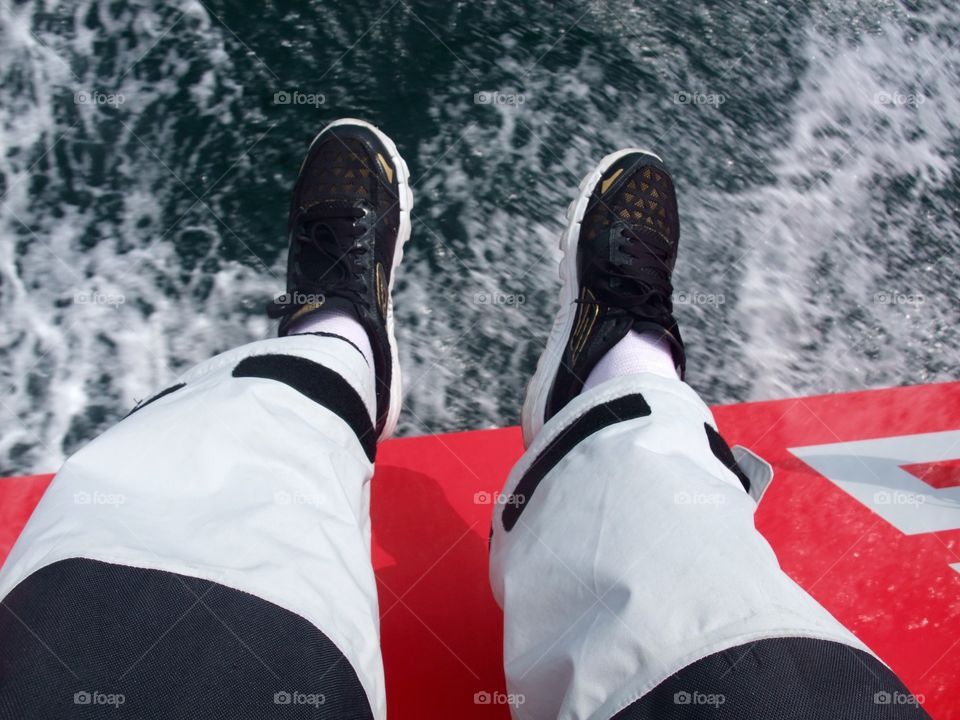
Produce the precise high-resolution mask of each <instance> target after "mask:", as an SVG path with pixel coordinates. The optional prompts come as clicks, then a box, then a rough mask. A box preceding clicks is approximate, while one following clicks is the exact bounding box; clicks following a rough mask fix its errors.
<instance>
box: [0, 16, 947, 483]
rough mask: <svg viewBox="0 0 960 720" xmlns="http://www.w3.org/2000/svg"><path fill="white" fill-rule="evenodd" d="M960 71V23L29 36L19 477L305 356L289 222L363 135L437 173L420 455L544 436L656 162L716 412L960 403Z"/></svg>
mask: <svg viewBox="0 0 960 720" xmlns="http://www.w3.org/2000/svg"><path fill="white" fill-rule="evenodd" d="M957 37H960V13H958V11H957V9H956V7H955V6H953V5H952V4H951V3H947V2H924V3H909V4H902V3H894V2H862V3H848V2H813V3H771V2H762V3H761V2H748V3H734V2H721V3H712V4H710V5H704V4H701V3H690V2H687V3H685V2H679V3H677V2H644V3H642V4H628V3H612V2H588V3H574V2H556V3H529V2H528V3H485V2H475V3H449V2H408V1H407V0H397V2H393V3H392V4H391V3H390V2H387V3H369V2H353V3H348V4H341V3H336V4H334V3H324V2H300V3H288V2H282V3H272V4H269V5H267V4H261V3H249V2H244V3H214V2H206V3H201V2H186V3H169V4H159V3H132V2H125V1H120V2H112V3H106V2H95V1H93V0H84V1H83V2H69V3H68V2H62V3H60V2H40V1H39V0H31V1H29V2H17V3H13V4H8V3H3V4H0V193H2V198H0V232H2V242H0V248H2V250H0V308H2V313H3V323H2V327H0V361H2V362H0V368H2V369H0V373H2V378H0V381H2V388H0V400H2V405H0V418H2V420H0V423H2V425H0V428H2V434H0V473H3V474H6V473H18V472H28V471H40V470H51V469H54V468H55V467H56V465H57V463H59V461H60V460H61V459H62V457H63V456H64V455H65V454H67V453H69V452H71V451H72V450H74V449H76V448H77V447H78V446H79V445H80V444H82V443H83V442H85V441H86V440H88V439H89V438H91V437H92V436H94V435H96V434H97V433H98V432H100V431H102V430H103V429H104V428H106V427H107V426H109V424H110V423H112V422H113V421H115V420H116V419H117V418H119V417H120V416H122V414H123V413H124V412H125V411H126V410H127V409H129V407H130V406H131V405H132V404H133V402H134V401H135V400H136V399H139V398H142V397H144V396H146V395H149V394H150V393H151V392H153V391H154V390H156V389H157V388H160V387H163V386H164V385H166V384H169V381H170V380H171V379H172V378H173V377H174V376H175V375H176V374H177V373H178V372H179V371H181V370H182V369H184V368H186V367H188V366H189V365H191V364H193V363H195V362H197V361H200V360H202V359H204V358H206V357H209V356H210V355H212V354H214V353H216V352H219V351H221V350H224V349H226V348H229V347H232V346H234V345H237V344H240V343H243V342H246V341H249V340H252V339H256V338H260V337H266V336H268V335H270V334H271V333H272V328H271V326H270V325H269V324H268V323H267V321H266V319H265V318H264V317H263V315H262V313H261V308H262V306H263V305H264V304H265V303H266V301H267V300H268V299H269V297H270V296H271V295H272V294H274V293H276V292H278V291H279V290H280V289H281V287H282V265H283V253H284V249H285V248H284V246H285V240H284V237H283V230H284V223H285V211H286V204H287V193H288V191H289V187H290V185H291V183H292V181H293V178H294V174H295V172H296V168H297V165H298V163H299V161H300V159H301V155H302V153H303V151H304V150H305V148H306V146H307V144H308V143H309V141H310V139H311V138H312V137H313V136H314V135H315V134H316V132H317V131H318V130H319V129H320V128H321V127H322V126H323V125H324V124H325V123H326V122H328V121H330V120H331V119H334V118H336V117H339V116H344V115H349V116H356V117H362V118H366V119H368V120H371V121H373V122H375V123H377V124H379V125H380V126H381V127H383V128H384V129H385V130H386V131H387V132H388V133H389V134H390V135H391V136H392V137H393V138H394V139H395V141H396V142H397V145H398V146H399V148H400V150H401V152H402V153H403V154H404V156H405V157H406V159H407V162H408V164H409V166H410V169H411V173H412V182H413V184H414V193H415V199H416V206H415V208H414V223H413V237H412V240H411V243H410V245H409V246H408V250H407V254H406V259H405V262H404V265H403V267H402V269H401V274H400V276H399V279H398V285H397V290H396V306H397V315H398V320H399V323H400V325H399V334H400V341H401V353H402V363H403V370H404V375H405V379H406V388H407V398H406V405H405V408H406V412H405V414H404V416H403V419H402V421H401V431H402V432H403V433H406V434H417V433H423V432H437V431H442V430H453V429H464V428H474V427H486V426H492V425H503V424H508V423H514V422H516V421H517V419H518V416H519V408H520V404H521V401H522V393H523V389H524V385H525V383H526V379H527V377H528V376H529V374H530V373H531V372H532V369H533V367H534V365H535V362H536V358H537V355H538V354H539V352H540V350H541V349H542V347H543V343H544V342H545V339H546V333H547V330H548V329H549V325H550V322H551V319H552V314H553V312H554V310H555V302H556V292H557V277H556V269H555V266H556V261H557V256H558V252H557V249H556V242H557V238H558V235H559V232H560V230H561V228H562V216H563V211H564V210H565V208H566V205H567V203H568V202H569V201H570V199H571V198H572V195H573V191H574V188H575V187H576V184H577V183H578V182H579V180H580V178H581V176H582V175H583V174H585V173H586V172H587V171H588V170H589V169H590V167H591V166H592V164H593V163H594V162H595V161H596V160H597V159H599V157H601V156H602V155H603V154H605V153H607V152H610V151H612V150H614V149H617V148H618V147H621V146H626V145H640V146H645V147H648V148H650V149H652V150H654V151H655V152H657V153H659V154H660V155H662V156H663V157H664V159H665V160H666V162H667V164H668V165H669V166H670V167H671V169H672V170H673V171H674V173H675V176H676V180H677V185H678V188H679V192H680V205H681V215H682V240H681V243H682V249H681V259H680V263H679V267H678V270H677V277H676V282H675V285H676V288H677V291H678V296H679V295H682V296H683V297H681V298H679V305H678V313H679V317H680V321H681V323H682V325H683V329H684V334H685V337H686V338H687V341H688V344H689V355H690V362H689V365H690V376H689V381H690V382H691V384H692V385H693V386H694V387H696V388H697V389H698V390H700V391H701V392H702V393H703V394H704V396H705V397H706V398H707V400H708V401H710V402H714V403H718V402H736V401H742V400H749V399H761V398H772V397H782V396H785V395H791V394H804V393H817V392H829V391H836V390H852V389H859V388H864V387H878V386H887V385H897V384H910V383H919V382H931V381H937V380H947V379H953V378H956V377H957V375H958V369H960V368H958V358H960V355H958V350H960V335H958V332H957V325H958V322H957V321H958V316H960V304H958V299H957V291H956V287H957V282H956V267H957V264H956V261H957V258H956V252H957V249H958V247H960V223H958V217H960V211H958V185H957V182H958V175H960V173H958V163H957V150H958V146H960V129H958V126H957V118H958V117H960V101H958V97H960V50H958V49H957V48H956V46H955V39H956V38H957ZM284 92H286V93H301V94H302V95H305V96H310V95H312V96H321V95H322V96H323V98H322V99H323V102H322V103H320V102H319V98H317V102H316V103H315V104H278V103H277V102H275V97H276V94H277V93H284ZM477 93H488V94H489V93H501V94H503V95H505V96H514V97H515V101H514V102H512V103H511V104H478V103H476V102H475V96H476V94H477ZM494 294H501V295H504V296H513V297H514V298H515V299H516V300H517V301H518V302H515V303H513V304H502V305H494V304H490V303H484V302H481V301H480V300H479V298H481V297H483V296H487V297H489V296H493V295H494ZM690 298H693V299H694V301H693V302H690V301H689V299H690ZM520 300H522V302H519V301H520Z"/></svg>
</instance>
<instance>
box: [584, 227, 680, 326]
mask: <svg viewBox="0 0 960 720" xmlns="http://www.w3.org/2000/svg"><path fill="white" fill-rule="evenodd" d="M609 247H610V249H611V251H612V252H609V253H607V254H606V255H602V256H601V254H600V253H596V254H594V256H593V257H592V258H591V264H592V265H593V266H594V267H595V268H596V272H597V273H598V274H599V275H600V277H603V278H606V281H605V282H602V283H596V284H595V285H593V286H591V287H592V289H593V290H594V293H595V295H596V298H597V299H596V301H589V300H582V299H578V300H577V302H578V303H579V304H601V305H604V306H606V307H607V308H608V312H609V313H610V314H614V315H616V314H620V313H623V314H626V315H629V316H631V317H633V318H634V319H636V320H653V321H654V322H656V323H658V324H660V325H663V326H668V325H669V324H670V323H672V321H673V285H672V284H671V282H670V262H671V258H672V256H673V252H674V249H673V246H672V244H671V243H670V242H669V241H668V240H667V239H666V238H665V237H663V236H662V235H661V234H660V233H658V232H656V231H653V230H650V229H647V228H644V227H631V226H630V225H628V224H626V223H624V222H622V221H618V222H615V223H614V224H613V225H612V226H611V228H610V231H609Z"/></svg>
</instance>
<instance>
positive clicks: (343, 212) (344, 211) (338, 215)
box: [300, 201, 358, 247]
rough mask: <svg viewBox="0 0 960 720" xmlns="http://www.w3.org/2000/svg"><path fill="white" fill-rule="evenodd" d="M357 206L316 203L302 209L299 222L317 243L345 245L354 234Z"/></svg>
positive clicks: (339, 203)
mask: <svg viewBox="0 0 960 720" xmlns="http://www.w3.org/2000/svg"><path fill="white" fill-rule="evenodd" d="M357 219H358V218H357V208H356V207H354V206H353V205H350V204H349V203H343V202H334V201H331V202H323V203H317V204H316V205H313V206H311V207H310V208H308V209H307V210H305V211H304V213H303V215H302V216H301V218H300V222H302V223H303V225H304V226H305V227H306V228H307V229H308V230H309V232H310V235H311V237H312V238H313V239H314V241H315V242H317V243H331V242H332V243H335V244H336V245H338V246H343V247H346V246H347V245H348V244H349V243H351V242H352V241H353V236H354V235H355V234H356V222H357Z"/></svg>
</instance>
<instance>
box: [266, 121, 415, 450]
mask: <svg viewBox="0 0 960 720" xmlns="http://www.w3.org/2000/svg"><path fill="white" fill-rule="evenodd" d="M412 207H413V193H412V192H411V190H410V182H409V172H408V170H407V164H406V163H405V162H404V161H403V158H402V157H400V153H399V152H398V151H397V147H396V145H394V144H393V141H392V140H391V139H390V138H388V137H387V136H386V135H384V134H383V133H382V132H381V131H380V130H378V129H377V128H376V127H374V126H373V125H371V124H369V123H366V122H364V121H362V120H353V119H349V118H348V119H344V120H337V121H336V122H334V123H331V124H330V125H328V126H327V127H325V128H324V129H323V131H322V132H321V133H320V134H319V135H317V137H316V139H314V141H313V143H312V144H311V145H310V149H309V150H308V151H307V156H306V158H305V159H304V161H303V164H302V165H301V166H300V174H299V176H298V178H297V183H296V185H295V186H294V188H293V197H292V198H291V202H290V219H289V222H288V225H287V233H288V235H289V237H290V252H289V256H288V260H287V292H286V294H284V295H282V296H280V297H279V298H277V299H276V300H275V301H274V302H272V303H271V304H270V306H269V307H268V308H267V314H268V315H269V316H270V317H272V318H280V331H279V334H280V335H281V336H284V335H286V334H287V333H288V331H289V330H290V326H291V324H292V323H293V322H294V321H297V320H300V319H302V318H305V317H307V316H309V315H311V314H313V313H315V312H317V311H319V310H330V309H344V310H347V311H349V312H352V313H354V314H355V315H356V317H357V320H358V321H359V322H360V324H361V325H363V327H364V328H365V329H366V331H367V333H368V334H369V336H370V345H371V347H372V348H373V355H374V362H375V368H374V370H375V371H376V387H377V417H376V428H377V434H378V437H379V438H380V439H383V438H386V437H388V436H389V435H391V434H392V433H393V431H394V429H395V428H396V426H397V418H398V417H399V415H400V404H401V384H400V364H399V361H398V358H397V341H396V338H395V337H394V331H393V299H392V297H391V290H392V288H393V279H394V270H395V269H396V267H397V265H398V264H399V263H400V258H401V257H403V244H404V242H406V240H407V238H409V237H410V210H411V208H412Z"/></svg>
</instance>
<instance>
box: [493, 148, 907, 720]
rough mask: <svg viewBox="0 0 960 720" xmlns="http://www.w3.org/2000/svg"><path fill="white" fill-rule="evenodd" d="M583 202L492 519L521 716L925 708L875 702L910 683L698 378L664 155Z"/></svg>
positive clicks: (596, 177)
mask: <svg viewBox="0 0 960 720" xmlns="http://www.w3.org/2000/svg"><path fill="white" fill-rule="evenodd" d="M569 217H570V225H569V227H568V230H567V232H566V234H565V235H564V244H563V247H564V260H563V265H562V269H561V276H562V278H563V282H564V287H563V291H562V296H561V309H560V315H559V317H558V319H557V323H556V325H555V326H554V329H553V332H552V334H551V337H550V340H549V343H548V346H547V349H546V351H545V353H544V357H543V358H542V359H541V362H540V365H539V367H538V369H537V374H536V375H535V377H534V379H533V380H532V382H531V384H530V387H529V388H528V395H527V403H526V405H525V407H524V414H523V424H524V437H525V442H526V444H527V451H526V453H525V455H524V456H523V458H522V459H521V460H520V461H519V463H518V464H517V466H516V467H515V468H514V470H513V471H512V473H511V475H510V477H509V479H508V480H507V483H506V487H505V490H504V492H505V493H506V494H507V495H508V498H507V502H505V503H504V504H502V505H500V506H498V510H497V511H496V515H495V517H494V519H493V525H494V532H493V538H492V544H491V581H492V585H493V588H494V594H495V596H496V598H497V600H498V602H499V603H500V604H501V606H502V607H503V609H504V620H505V643H504V655H505V657H504V661H505V669H506V675H507V684H508V691H509V693H510V695H511V696H512V699H513V700H515V701H516V705H515V707H514V717H516V718H518V719H523V720H541V719H542V720H546V719H547V718H550V719H551V720H554V719H556V718H562V719H564V720H570V719H573V718H576V719H586V718H590V719H592V720H608V719H609V718H617V719H618V720H640V719H646V718H651V719H652V718H657V719H658V720H667V719H673V718H699V717H711V718H738V719H742V718H756V717H771V718H774V717H775V718H796V719H797V720H801V719H802V720H808V719H809V720H813V719H814V718H816V719H818V720H819V719H820V718H824V717H844V718H857V719H863V718H906V717H924V716H925V714H924V713H923V711H922V710H920V709H918V708H916V707H914V706H908V707H904V706H903V705H899V706H893V705H882V704H877V703H875V702H874V694H875V693H878V692H893V691H898V692H903V693H906V689H905V688H904V687H903V686H902V684H900V683H899V681H898V680H897V679H896V677H895V676H894V675H893V673H892V672H891V671H890V670H889V669H888V668H887V667H886V666H884V665H883V663H881V662H880V661H879V660H878V659H877V658H876V657H875V656H874V655H873V654H871V653H870V651H869V650H868V649H867V648H866V647H864V646H863V645H862V644H861V643H860V642H859V641H858V640H857V638H855V637H854V636H853V635H852V634H851V633H850V632H849V631H847V630H846V629H845V628H844V627H842V626H841V625H840V624H839V623H838V622H837V621H836V620H835V619H834V618H833V617H832V616H831V615H830V614H829V613H828V612H827V611H826V610H825V609H824V608H823V607H822V606H820V605H819V604H818V603H817V602H816V601H814V600H813V598H811V597H810V596H809V595H808V594H807V593H806V592H804V591H803V590H802V589H801V588H800V587H799V586H798V585H797V584H796V583H794V582H793V581H792V580H791V579H790V578H789V577H787V575H786V574H784V573H783V572H782V571H781V569H780V567H779V565H778V563H777V560H776V557H775V556H774V554H773V551H772V550H771V548H770V546H769V545H768V544H767V543H766V541H765V540H764V538H763V537H762V536H761V535H760V534H759V533H758V532H757V531H756V529H755V528H754V524H753V512H754V507H755V502H754V500H753V498H752V497H751V496H750V495H749V494H748V492H747V486H748V485H749V482H750V481H749V479H748V478H747V477H745V476H744V475H743V473H742V472H740V471H739V468H737V466H736V464H735V462H734V461H733V458H732V456H731V453H730V450H729V448H728V447H727V446H726V444H725V443H724V442H723V440H722V439H721V438H720V436H719V434H718V433H717V431H716V425H715V423H714V419H713V417H712V415H711V413H710V411H709V409H708V408H707V407H706V405H704V403H703V402H702V401H701V400H700V398H699V397H698V396H697V394H696V393H695V392H694V391H693V390H692V389H691V388H690V387H689V386H688V385H686V384H685V383H684V382H683V381H682V379H681V378H682V375H683V370H684V365H685V362H684V352H683V344H682V341H681V340H680V335H679V333H678V331H677V327H676V322H675V320H674V318H673V311H672V304H671V300H670V296H671V294H672V286H671V274H672V270H673V265H674V262H675V258H676V247H677V242H678V239H679V222H678V216H677V205H676V199H675V195H674V189H673V185H672V182H671V180H670V178H669V175H668V174H667V171H666V169H665V168H664V167H663V165H662V164H661V163H660V162H659V160H658V159H657V158H655V157H653V156H651V155H649V154H647V153H644V152H642V151H624V152H621V153H616V154H614V155H611V156H608V157H607V158H605V159H604V160H603V161H602V162H601V163H600V165H599V166H598V167H597V168H596V170H595V171H594V172H593V173H591V174H590V175H589V176H588V177H587V178H586V179H585V180H584V183H583V184H582V185H581V193H580V196H579V197H578V198H577V200H576V201H575V202H574V205H573V206H572V208H571V212H570V214H569ZM631 348H632V352H636V353H638V354H639V356H638V357H637V358H636V362H630V361H628V359H625V358H623V357H621V356H622V355H623V353H624V352H626V351H631ZM611 352H613V353H614V355H613V356H610V353H611ZM665 354H666V355H667V356H668V357H670V356H672V361H673V362H672V363H670V362H667V363H665V362H664V355H665ZM604 357H611V358H612V359H611V360H608V361H606V362H603V361H602V358H604ZM595 371H596V372H595ZM585 385H586V389H584V386H585Z"/></svg>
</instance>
